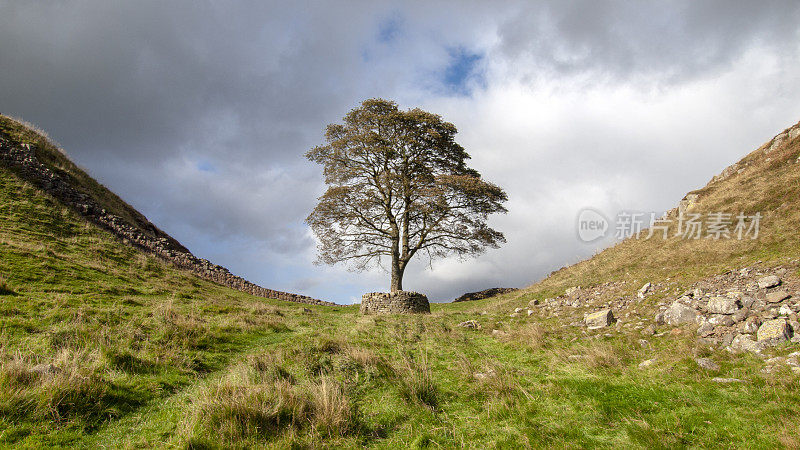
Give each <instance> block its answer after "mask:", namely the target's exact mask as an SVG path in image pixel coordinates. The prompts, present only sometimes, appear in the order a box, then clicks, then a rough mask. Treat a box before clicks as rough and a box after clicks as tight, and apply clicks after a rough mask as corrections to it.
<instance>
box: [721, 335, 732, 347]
mask: <svg viewBox="0 0 800 450" xmlns="http://www.w3.org/2000/svg"><path fill="white" fill-rule="evenodd" d="M731 342H733V333H726V334H725V335H724V336H722V339H721V340H720V342H719V344H720V345H721V346H723V347H727V346H729V345H731Z"/></svg>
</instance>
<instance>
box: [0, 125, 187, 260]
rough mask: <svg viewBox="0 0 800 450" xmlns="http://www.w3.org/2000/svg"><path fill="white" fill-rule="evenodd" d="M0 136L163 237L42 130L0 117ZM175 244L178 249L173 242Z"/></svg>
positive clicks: (112, 210) (132, 221)
mask: <svg viewBox="0 0 800 450" xmlns="http://www.w3.org/2000/svg"><path fill="white" fill-rule="evenodd" d="M0 133H1V134H3V135H6V136H8V137H9V138H10V139H11V140H12V141H15V142H18V143H20V144H30V145H32V146H33V147H34V148H35V151H36V157H37V159H38V160H39V162H41V163H42V164H44V165H46V166H47V167H49V168H50V169H51V170H53V171H55V172H56V173H58V174H60V175H62V176H63V177H64V178H65V179H67V180H69V182H70V184H71V185H72V186H73V187H74V188H75V189H77V190H78V191H80V192H83V193H85V194H88V195H90V196H91V197H92V198H93V199H94V200H95V201H96V202H97V203H98V204H100V205H102V207H103V208H105V209H106V210H107V211H108V212H110V213H112V214H115V215H117V216H119V217H122V218H123V219H124V220H125V221H126V222H128V223H130V224H131V225H134V226H136V227H137V228H139V229H140V230H142V231H143V232H145V233H148V234H150V235H156V234H158V235H165V236H166V234H165V233H164V232H163V231H161V230H159V229H158V228H157V227H155V226H154V225H153V224H152V223H150V221H148V220H147V218H146V217H145V216H144V215H142V214H141V213H140V212H139V211H137V210H136V209H134V208H133V207H132V206H130V205H128V204H127V203H125V201H124V200H122V199H121V198H119V197H118V196H117V195H116V194H114V193H113V192H111V191H110V190H108V188H106V187H105V186H103V185H102V184H100V183H98V182H97V181H96V180H95V179H94V178H92V177H91V176H89V175H88V174H87V173H86V172H85V171H84V170H82V169H81V168H79V167H78V166H77V165H75V163H73V162H72V161H71V160H70V159H69V157H67V155H66V153H65V152H64V150H63V149H61V148H60V147H59V146H58V145H56V144H54V143H53V141H51V140H50V139H49V137H48V136H47V134H46V133H45V132H43V131H42V130H39V129H37V128H36V127H34V126H32V125H31V124H28V123H25V122H21V121H19V120H16V119H13V118H11V117H8V116H4V115H2V114H0ZM169 239H172V238H169ZM175 243H176V244H177V245H178V246H180V244H178V243H177V242H175Z"/></svg>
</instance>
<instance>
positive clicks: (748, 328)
mask: <svg viewBox="0 0 800 450" xmlns="http://www.w3.org/2000/svg"><path fill="white" fill-rule="evenodd" d="M759 325H761V320H759V318H758V317H755V316H750V317H748V318H747V320H745V321H744V323H743V324H742V326H741V331H742V333H745V334H754V333H755V332H757V331H758V327H759Z"/></svg>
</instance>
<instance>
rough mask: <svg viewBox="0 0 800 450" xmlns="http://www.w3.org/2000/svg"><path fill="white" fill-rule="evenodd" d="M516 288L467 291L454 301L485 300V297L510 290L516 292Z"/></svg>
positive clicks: (506, 292)
mask: <svg viewBox="0 0 800 450" xmlns="http://www.w3.org/2000/svg"><path fill="white" fill-rule="evenodd" d="M516 290H517V288H491V289H484V290H482V291H479V292H467V293H466V294H464V295H462V296H461V297H458V298H457V299H455V300H453V303H456V302H469V301H472V300H483V299H484V298H489V297H494V296H496V295H501V294H508V293H509V292H514V291H516Z"/></svg>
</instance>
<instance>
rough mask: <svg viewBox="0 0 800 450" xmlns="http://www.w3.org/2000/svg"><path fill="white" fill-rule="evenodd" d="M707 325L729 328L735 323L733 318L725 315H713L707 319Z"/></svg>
mask: <svg viewBox="0 0 800 450" xmlns="http://www.w3.org/2000/svg"><path fill="white" fill-rule="evenodd" d="M708 323H711V324H713V325H714V326H718V327H730V326H733V325H734V324H735V323H736V322H734V320H733V317H731V316H728V315H725V314H714V315H713V316H711V317H710V318H709V319H708Z"/></svg>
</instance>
